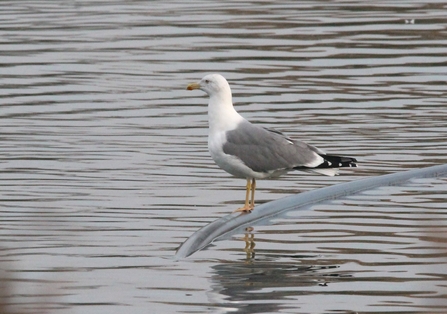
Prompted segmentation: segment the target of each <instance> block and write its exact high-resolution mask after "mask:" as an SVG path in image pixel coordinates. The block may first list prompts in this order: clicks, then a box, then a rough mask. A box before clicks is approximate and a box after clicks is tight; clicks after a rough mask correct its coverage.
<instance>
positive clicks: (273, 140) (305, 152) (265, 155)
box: [223, 121, 320, 172]
mask: <svg viewBox="0 0 447 314" xmlns="http://www.w3.org/2000/svg"><path fill="white" fill-rule="evenodd" d="M226 137H227V138H226V139H227V141H226V143H225V144H224V146H223V151H224V153H225V154H229V155H233V156H236V157H238V158H239V159H241V160H242V162H243V163H244V164H245V165H247V166H248V167H249V168H251V169H252V170H253V171H256V172H268V171H273V170H280V169H292V168H295V167H300V166H306V165H309V164H312V163H315V161H316V160H317V159H318V158H320V157H319V156H318V149H317V148H315V147H313V146H310V145H308V144H306V143H303V142H300V141H293V140H291V139H289V138H287V137H286V136H285V135H284V134H282V133H281V132H278V131H275V130H270V129H265V128H262V127H259V126H256V125H253V124H251V123H250V122H248V121H243V122H242V123H240V124H239V125H238V127H237V128H236V129H234V130H231V131H228V132H227V133H226Z"/></svg>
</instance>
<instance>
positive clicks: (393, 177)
mask: <svg viewBox="0 0 447 314" xmlns="http://www.w3.org/2000/svg"><path fill="white" fill-rule="evenodd" d="M446 174H447V164H445V165H439V166H433V167H427V168H422V169H415V170H409V171H404V172H398V173H392V174H387V175H382V176H378V177H372V178H366V179H361V180H356V181H351V182H346V183H340V184H336V185H333V186H328V187H324V188H320V189H316V190H312V191H307V192H303V193H300V194H296V195H291V196H287V197H284V198H281V199H278V200H274V201H271V202H268V203H264V204H262V205H258V206H256V209H255V210H254V211H252V212H251V213H250V214H246V213H231V214H229V215H227V216H224V217H222V218H219V219H217V220H215V221H213V222H211V223H210V224H208V225H206V226H204V227H203V228H201V229H200V230H198V231H196V232H195V233H194V234H192V235H191V236H190V237H189V238H188V239H186V241H185V242H183V244H182V245H181V246H180V247H179V248H178V250H177V252H176V254H175V258H176V259H181V258H186V257H188V256H190V255H191V254H193V253H194V252H197V251H199V250H201V249H203V248H205V247H206V246H207V245H209V244H210V243H211V242H213V241H214V240H216V239H218V238H220V237H222V236H224V235H229V234H232V233H235V231H236V230H240V229H241V228H244V227H248V226H250V225H253V224H254V223H256V222H260V221H264V220H268V219H271V218H273V217H275V216H278V215H280V214H283V213H285V212H287V211H291V210H298V209H304V208H306V207H309V206H310V205H314V204H317V203H320V202H324V201H327V200H334V199H338V198H341V197H344V196H348V195H353V194H356V193H359V192H362V191H366V190H370V189H374V188H377V187H381V186H390V185H397V184H398V183H401V182H405V181H408V180H410V179H413V178H429V177H437V176H442V175H446Z"/></svg>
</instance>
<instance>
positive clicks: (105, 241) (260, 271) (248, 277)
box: [0, 0, 447, 314]
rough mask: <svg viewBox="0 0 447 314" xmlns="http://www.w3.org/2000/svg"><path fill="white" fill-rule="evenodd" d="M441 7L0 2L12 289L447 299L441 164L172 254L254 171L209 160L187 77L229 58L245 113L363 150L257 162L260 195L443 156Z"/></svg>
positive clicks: (103, 301) (89, 306)
mask: <svg viewBox="0 0 447 314" xmlns="http://www.w3.org/2000/svg"><path fill="white" fill-rule="evenodd" d="M446 9H447V5H446V4H445V2H444V1H419V2H417V3H416V2H414V1H399V2H395V3H391V2H389V1H375V2H374V3H373V4H372V3H370V2H365V1H299V2H298V1H259V2H244V1H227V2H221V1H193V2H181V1H132V2H127V1H27V0H23V1H3V2H1V3H0V251H1V255H0V256H1V258H0V270H1V273H0V276H1V278H2V280H1V282H2V287H3V288H4V289H3V290H2V291H4V292H3V293H2V294H3V295H4V297H3V298H2V303H3V304H6V305H7V307H6V309H10V310H11V312H26V311H28V312H29V313H31V312H32V313H108V314H110V313H122V312H123V311H124V312H126V313H445V308H446V307H447V297H446V295H447V278H446V269H447V268H446V266H447V265H446V264H447V250H446V247H447V246H446V243H447V237H446V231H447V197H446V195H447V192H446V191H447V178H446V177H436V178H425V179H415V180H412V181H410V182H407V183H405V184H401V185H398V186H393V187H387V188H379V189H374V190H370V191H366V192H363V193H360V194H358V195H354V196H350V197H346V198H344V199H339V200H334V201H332V202H330V203H325V204H321V205H316V206H313V207H312V208H311V209H310V210H308V211H305V212H296V213H291V214H290V215H289V216H288V217H284V218H283V219H278V220H277V221H275V223H273V224H271V225H268V226H255V227H254V228H253V230H248V231H247V234H241V235H235V236H234V237H232V238H231V239H228V240H225V241H219V242H216V243H214V244H213V245H212V246H210V247H209V248H208V249H206V250H204V251H201V252H198V253H196V254H194V255H193V256H191V257H190V258H188V259H185V260H181V261H175V260H174V259H173V256H174V254H175V250H176V249H177V248H178V247H179V245H180V244H181V243H182V242H183V241H184V240H185V239H186V238H188V237H189V236H190V235H191V234H192V233H193V232H194V231H196V230H198V229H199V228H201V227H202V226H204V225H205V224H207V223H209V222H211V221H214V220H215V219H218V218H220V217H222V216H223V215H226V214H227V213H229V212H231V211H233V210H234V209H236V208H238V207H239V206H240V205H241V203H242V201H243V198H244V196H245V192H244V187H245V182H244V180H241V179H237V178H233V177H231V176H229V175H228V174H226V173H225V172H224V171H222V170H220V169H219V168H218V167H217V166H216V165H215V164H214V162H213V161H212V160H211V158H210V156H209V154H208V150H207V127H208V125H207V123H208V122H207V108H206V104H207V102H208V99H207V97H206V96H205V95H204V94H203V93H201V92H197V91H196V92H189V91H186V85H187V84H188V83H190V82H194V81H197V80H199V79H200V78H201V77H202V76H204V75H205V74H207V73H213V72H218V73H221V74H222V75H224V76H225V77H226V78H227V79H228V81H229V83H230V85H231V87H232V90H233V100H234V102H235V106H236V109H237V110H238V111H239V112H240V113H241V114H242V115H243V116H244V117H246V118H247V119H249V120H250V121H252V122H256V123H259V124H262V125H263V126H266V127H272V128H276V129H278V130H280V131H282V132H285V133H286V134H287V135H289V136H291V137H293V138H297V139H300V140H304V141H306V142H308V143H310V144H313V145H316V146H318V147H319V148H321V149H323V150H325V151H327V152H330V153H338V154H343V155H348V156H354V157H356V158H357V159H358V160H359V163H360V167H359V168H357V169H355V170H344V171H341V175H340V176H336V177H325V176H319V175H311V174H306V173H299V172H296V173H290V174H288V175H286V176H283V177H281V178H279V179H275V180H263V181H259V182H258V188H257V200H258V201H259V202H260V203H266V202H269V201H271V200H275V199H279V198H282V197H285V196H288V195H291V194H296V193H300V192H302V191H308V190H313V189H317V188H321V187H325V186H329V185H333V184H337V183H341V182H347V181H352V180H356V179H362V178H366V177H371V176H377V175H382V174H387V173H393V172H398V171H404V170H408V169H414V168H422V167H428V166H432V165H437V164H445V163H446V160H447V159H446V155H447V142H446V134H447V100H446V99H447V98H446V96H447V88H446V87H447V84H446V80H447V75H446V73H447V19H446ZM246 242H247V243H248V244H247V243H246ZM246 245H248V249H247V248H246ZM253 245H254V248H253ZM39 311H40V312H39Z"/></svg>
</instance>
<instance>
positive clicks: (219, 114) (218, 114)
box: [208, 95, 244, 133]
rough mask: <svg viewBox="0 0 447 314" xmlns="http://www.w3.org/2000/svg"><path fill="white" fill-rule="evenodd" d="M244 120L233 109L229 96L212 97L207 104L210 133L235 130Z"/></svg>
mask: <svg viewBox="0 0 447 314" xmlns="http://www.w3.org/2000/svg"><path fill="white" fill-rule="evenodd" d="M243 119H244V118H243V117H242V116H241V115H240V114H239V113H237V111H236V110H235V109H234V107H233V102H232V99H231V95H230V96H229V97H228V95H226V97H222V96H221V95H214V96H213V97H211V98H210V102H209V103H208V121H209V127H210V133H215V132H222V131H228V130H232V129H235V128H236V126H237V125H238V124H239V123H240V122H241V120H243Z"/></svg>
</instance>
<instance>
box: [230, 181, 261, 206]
mask: <svg viewBox="0 0 447 314" xmlns="http://www.w3.org/2000/svg"><path fill="white" fill-rule="evenodd" d="M255 188H256V181H255V179H247V186H246V191H245V204H244V207H241V208H238V209H236V210H235V212H245V213H249V212H251V211H252V210H253V208H254V207H255ZM250 192H251V193H250ZM250 196H251V201H250Z"/></svg>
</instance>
